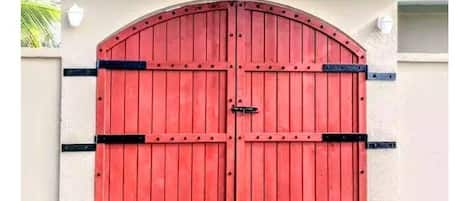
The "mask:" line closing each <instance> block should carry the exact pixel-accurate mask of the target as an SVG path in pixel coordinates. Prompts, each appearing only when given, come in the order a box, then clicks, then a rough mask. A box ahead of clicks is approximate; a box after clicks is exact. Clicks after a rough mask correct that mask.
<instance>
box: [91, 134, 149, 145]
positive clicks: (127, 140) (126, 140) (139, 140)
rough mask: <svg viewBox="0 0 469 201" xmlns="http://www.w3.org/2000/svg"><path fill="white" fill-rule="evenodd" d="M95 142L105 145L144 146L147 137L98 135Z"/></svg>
mask: <svg viewBox="0 0 469 201" xmlns="http://www.w3.org/2000/svg"><path fill="white" fill-rule="evenodd" d="M95 140H96V143H103V144H143V143H145V135H114V134H113V135H97V136H96V139H95Z"/></svg>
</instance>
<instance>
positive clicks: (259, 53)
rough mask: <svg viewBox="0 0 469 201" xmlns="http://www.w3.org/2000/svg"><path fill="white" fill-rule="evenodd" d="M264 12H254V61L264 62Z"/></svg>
mask: <svg viewBox="0 0 469 201" xmlns="http://www.w3.org/2000/svg"><path fill="white" fill-rule="evenodd" d="M264 30H265V29H264V13H261V12H253V13H252V61H253V62H261V63H262V62H264Z"/></svg>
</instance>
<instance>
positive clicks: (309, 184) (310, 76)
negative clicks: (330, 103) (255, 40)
mask: <svg viewBox="0 0 469 201" xmlns="http://www.w3.org/2000/svg"><path fill="white" fill-rule="evenodd" d="M303 37H305V36H304V35H303ZM304 40H305V38H303V41H304ZM304 51H307V50H306V49H303V55H305V52H304ZM302 84H303V87H302V96H303V97H302V98H303V108H302V109H303V132H314V131H315V122H316V120H315V110H316V108H315V75H314V73H303V77H302ZM315 151H316V150H315V144H314V143H303V200H305V201H306V200H315V195H316V186H315V181H316V175H315V174H316V167H315V165H316V164H315V160H316V156H315V155H316V152H315Z"/></svg>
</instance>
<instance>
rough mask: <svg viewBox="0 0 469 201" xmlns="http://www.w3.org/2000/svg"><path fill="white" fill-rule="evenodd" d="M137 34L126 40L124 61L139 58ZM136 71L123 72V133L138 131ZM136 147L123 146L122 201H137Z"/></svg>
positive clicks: (133, 145) (130, 145)
mask: <svg viewBox="0 0 469 201" xmlns="http://www.w3.org/2000/svg"><path fill="white" fill-rule="evenodd" d="M139 39H140V38H139V34H135V35H133V36H131V37H129V38H128V39H127V40H126V48H125V52H126V57H125V58H126V59H128V60H137V59H138V58H139V43H140V41H139ZM138 80H139V77H138V71H125V95H124V101H125V102H124V104H125V105H124V110H125V113H124V124H125V125H124V132H125V133H126V134H127V133H136V132H137V131H138V112H136V111H138V82H139V81H138ZM137 163H138V160H137V145H135V144H128V145H124V201H136V199H137Z"/></svg>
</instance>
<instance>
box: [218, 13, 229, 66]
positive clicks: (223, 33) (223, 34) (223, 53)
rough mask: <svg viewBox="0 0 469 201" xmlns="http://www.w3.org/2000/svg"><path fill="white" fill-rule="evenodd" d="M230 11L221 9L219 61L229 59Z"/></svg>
mask: <svg viewBox="0 0 469 201" xmlns="http://www.w3.org/2000/svg"><path fill="white" fill-rule="evenodd" d="M227 15H228V13H227V11H226V10H222V11H220V48H219V50H220V53H219V54H220V58H219V61H227V58H228V55H227V53H228V51H227V39H228V31H227V28H228V25H227V22H228V19H227V17H228V16H227Z"/></svg>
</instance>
